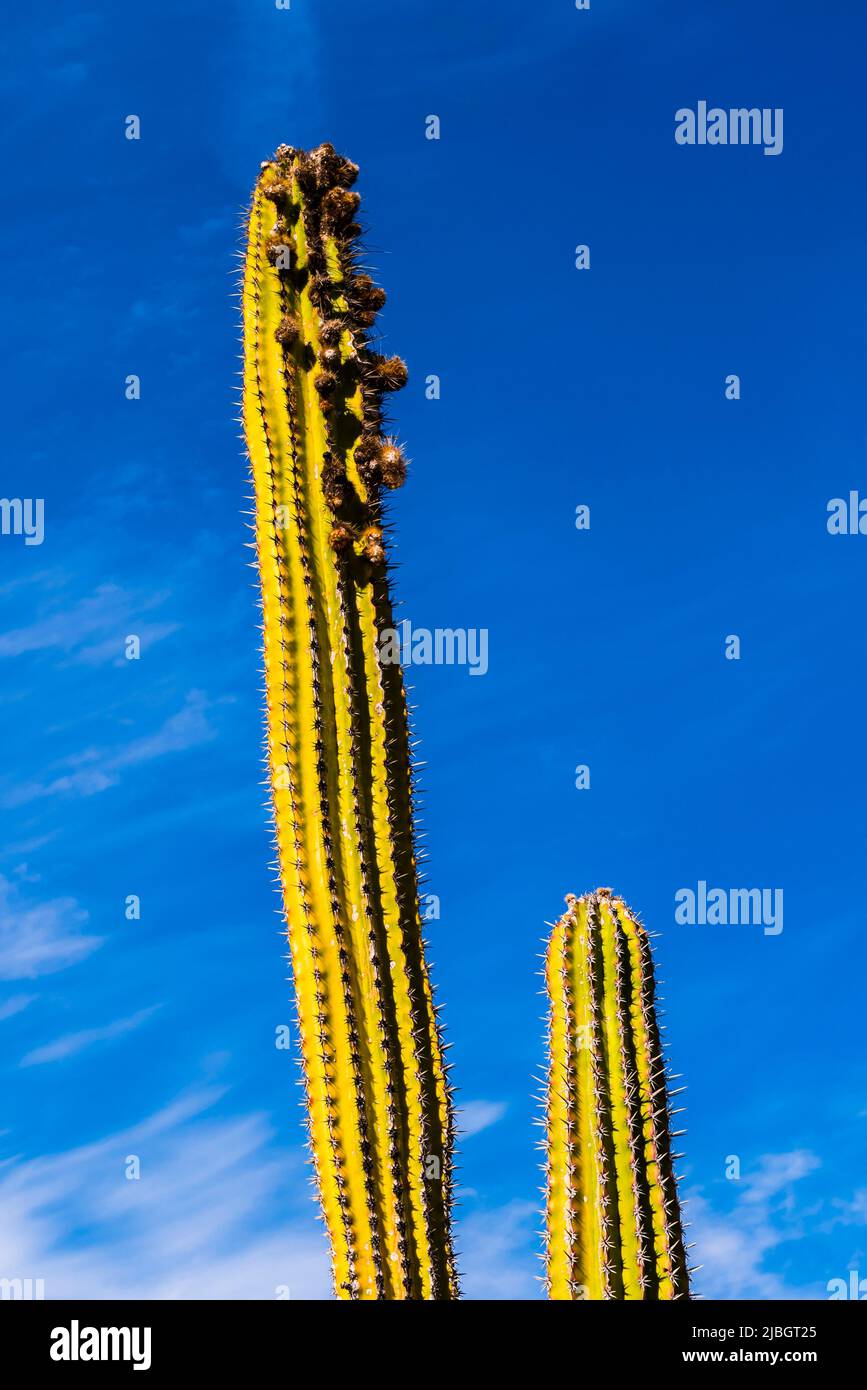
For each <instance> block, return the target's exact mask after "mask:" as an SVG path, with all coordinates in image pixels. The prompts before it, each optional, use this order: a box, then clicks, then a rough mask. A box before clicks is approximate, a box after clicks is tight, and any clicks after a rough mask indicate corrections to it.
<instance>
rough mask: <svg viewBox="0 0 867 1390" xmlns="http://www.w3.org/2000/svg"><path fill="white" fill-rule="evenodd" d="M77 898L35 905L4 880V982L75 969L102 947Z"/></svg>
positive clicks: (0, 898) (0, 936) (0, 937)
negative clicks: (90, 933) (86, 930)
mask: <svg viewBox="0 0 867 1390" xmlns="http://www.w3.org/2000/svg"><path fill="white" fill-rule="evenodd" d="M87 920H88V914H87V912H85V910H84V909H83V908H82V907H80V906H79V904H78V903H77V902H76V900H75V898H52V899H50V900H49V901H47V902H36V901H33V899H32V898H31V897H29V896H25V894H24V893H22V891H21V890H20V889H19V888H18V887H16V886H15V885H14V884H12V883H10V882H9V880H8V879H7V878H4V877H2V875H0V980H33V979H36V978H37V976H39V975H52V974H54V973H55V972H56V971H58V970H65V969H66V968H67V966H70V965H76V964H77V963H78V962H79V961H81V960H84V959H85V957H87V956H89V955H90V954H91V952H92V951H95V950H96V949H97V947H98V946H100V945H101V944H102V937H99V936H92V935H89V934H88V933H86V932H85V930H84V927H85V924H86V922H87Z"/></svg>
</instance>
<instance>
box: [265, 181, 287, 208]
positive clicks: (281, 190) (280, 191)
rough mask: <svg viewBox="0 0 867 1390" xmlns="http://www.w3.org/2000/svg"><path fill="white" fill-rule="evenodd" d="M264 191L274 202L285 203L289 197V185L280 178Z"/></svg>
mask: <svg viewBox="0 0 867 1390" xmlns="http://www.w3.org/2000/svg"><path fill="white" fill-rule="evenodd" d="M263 192H264V194H265V197H266V198H270V199H271V202H272V203H284V202H285V201H286V199H287V198H288V197H289V185H288V184H286V183H282V182H281V181H280V180H279V179H278V180H277V181H276V182H274V183H270V184H268V185H267V186H266V187H265V188H264V189H263Z"/></svg>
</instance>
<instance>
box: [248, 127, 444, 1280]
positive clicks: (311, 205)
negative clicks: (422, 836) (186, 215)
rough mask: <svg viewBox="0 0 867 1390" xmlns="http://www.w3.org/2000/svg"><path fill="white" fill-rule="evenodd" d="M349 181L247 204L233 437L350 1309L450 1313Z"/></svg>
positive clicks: (385, 483)
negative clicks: (245, 492)
mask: <svg viewBox="0 0 867 1390" xmlns="http://www.w3.org/2000/svg"><path fill="white" fill-rule="evenodd" d="M357 173H358V170H357V168H356V166H355V165H354V164H352V163H351V162H350V161H349V160H347V159H344V158H342V157H341V156H340V155H338V154H337V153H336V152H335V150H334V148H333V146H331V145H321V146H320V147H319V148H318V149H316V150H313V151H311V152H309V153H305V152H303V151H300V150H294V149H290V148H289V147H288V146H282V147H281V148H280V149H279V150H278V151H277V153H276V155H275V156H274V158H273V159H272V160H269V161H268V162H267V163H265V164H264V165H263V166H262V170H261V174H260V176H259V179H258V182H257V184H256V188H255V190H254V194H253V201H252V206H251V209H250V215H249V222H248V237H247V248H246V255H245V260H244V272H243V288H242V303H243V320H244V387H243V416H244V428H245V434H246V439H247V447H248V452H249V456H250V462H251V469H252V475H253V483H254V493H255V533H256V548H257V553H258V566H259V575H260V581H261V588H262V610H263V631H264V653H265V677H266V694H267V749H268V765H269V773H270V782H271V789H272V797H273V809H274V821H275V831H276V840H277V849H278V858H279V866H280V876H281V881H282V886H283V896H284V904H285V911H286V918H287V923H288V935H289V944H290V949H291V955H292V965H293V976H294V982H295V993H296V1000H297V1005H298V1027H299V1035H300V1042H301V1050H302V1058H303V1067H304V1080H305V1087H306V1100H307V1110H308V1118H309V1130H310V1147H311V1151H312V1158H313V1163H314V1168H315V1173H316V1179H317V1185H318V1189H319V1195H320V1200H321V1204H322V1209H323V1214H324V1217H325V1222H326V1226H327V1229H328V1233H329V1236H330V1240H331V1248H332V1259H333V1268H334V1281H335V1287H336V1290H337V1293H338V1295H340V1296H341V1297H345V1298H376V1299H383V1298H384V1299H401V1298H438V1299H443V1298H446V1299H447V1298H453V1297H455V1296H456V1295H457V1283H456V1277H455V1270H454V1261H453V1256H452V1249H451V1239H450V1231H449V1222H450V1204H451V1149H452V1127H453V1126H452V1105H451V1097H450V1092H449V1085H448V1079H447V1068H446V1066H445V1063H444V1060H443V1047H442V1044H441V1040H440V1035H439V1030H438V1027H437V1020H436V1011H435V1008H434V1004H433V997H432V990H431V984H430V980H429V976H428V971H427V967H426V964H425V956H424V947H423V942H422V935H421V922H420V915H419V903H418V878H417V871H416V856H415V848H414V836H413V819H412V771H411V762H410V752H409V736H408V730H407V714H406V700H405V695H404V687H403V679H402V675H401V671H400V667H399V666H397V665H395V664H390V663H384V662H383V661H381V659H380V641H381V636H382V633H383V631H384V630H386V629H391V628H392V627H393V618H392V611H391V602H390V596H389V585H388V575H387V563H386V546H385V539H384V534H383V524H382V502H381V498H382V491H383V489H387V488H392V487H396V486H399V485H400V484H401V483H402V482H403V479H404V475H405V472H406V463H405V460H404V457H403V454H402V452H401V450H400V448H399V447H398V445H397V443H396V442H395V441H394V440H392V439H389V438H388V437H387V436H386V435H385V433H384V429H383V414H382V401H383V396H384V394H385V393H386V392H389V391H392V390H395V389H397V388H398V387H400V386H402V385H403V384H404V383H405V381H406V368H405V366H404V364H403V363H402V362H401V361H400V359H399V358H395V357H391V358H384V357H381V356H380V355H379V354H377V353H375V352H373V351H372V350H371V349H370V347H369V346H368V331H369V329H370V328H371V327H372V325H373V322H374V318H375V315H376V312H377V310H378V309H379V308H381V306H382V304H383V302H384V299H385V296H384V293H383V291H382V290H380V289H378V288H377V287H376V286H375V285H374V284H373V282H372V281H371V280H370V279H369V277H368V276H366V275H363V274H361V273H360V271H359V269H358V266H357V257H356V252H355V245H356V241H357V237H358V234H359V227H358V224H357V222H356V220H355V218H356V213H357V211H358V204H359V198H358V194H357V193H355V192H354V191H352V184H353V183H354V181H355V178H356V175H357Z"/></svg>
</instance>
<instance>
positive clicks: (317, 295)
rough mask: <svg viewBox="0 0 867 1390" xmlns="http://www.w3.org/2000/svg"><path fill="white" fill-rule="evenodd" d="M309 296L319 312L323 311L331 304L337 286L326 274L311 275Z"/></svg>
mask: <svg viewBox="0 0 867 1390" xmlns="http://www.w3.org/2000/svg"><path fill="white" fill-rule="evenodd" d="M309 286H310V298H311V299H312V301H313V303H314V304H315V305H316V308H317V309H318V310H319V312H320V313H324V312H325V311H326V310H327V309H328V307H329V306H330V304H331V301H332V299H333V297H334V293H335V290H336V289H337V286H336V285H335V284H334V282H333V281H332V280H330V279H329V277H328V276H327V275H311V277H310V281H309Z"/></svg>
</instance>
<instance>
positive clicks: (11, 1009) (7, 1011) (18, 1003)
mask: <svg viewBox="0 0 867 1390" xmlns="http://www.w3.org/2000/svg"><path fill="white" fill-rule="evenodd" d="M38 997H39V996H38V995H36V994H13V995H12V997H11V999H5V1000H4V1001H3V1003H2V1004H0V1023H4V1022H5V1021H6V1019H7V1018H14V1017H15V1015H16V1014H20V1013H23V1012H24V1010H25V1009H26V1008H27V1007H28V1006H29V1005H30V1004H32V1003H33V1001H34V999H37V998H38Z"/></svg>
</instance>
